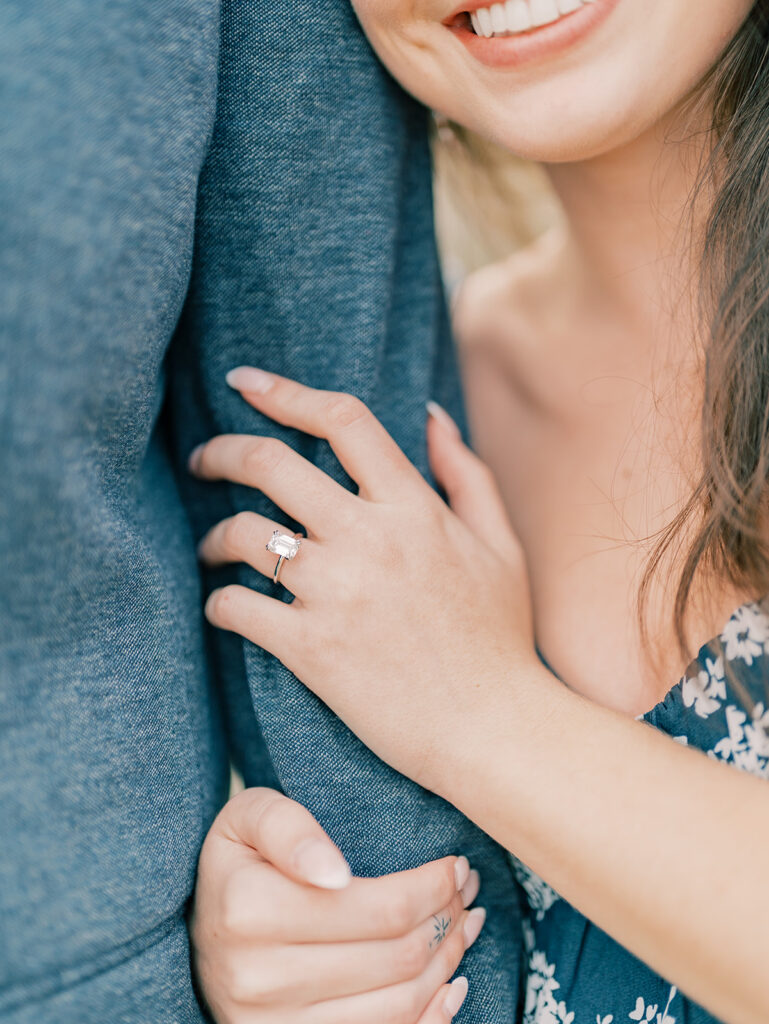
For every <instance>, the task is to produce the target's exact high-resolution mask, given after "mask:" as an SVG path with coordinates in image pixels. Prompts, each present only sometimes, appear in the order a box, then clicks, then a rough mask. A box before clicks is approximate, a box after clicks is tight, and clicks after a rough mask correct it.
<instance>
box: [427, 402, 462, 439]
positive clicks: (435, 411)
mask: <svg viewBox="0 0 769 1024" xmlns="http://www.w3.org/2000/svg"><path fill="white" fill-rule="evenodd" d="M427 412H428V413H429V415H430V416H432V417H433V419H434V420H437V421H438V423H440V425H441V426H442V427H443V428H444V429H445V430H448V431H449V433H451V434H453V435H454V436H455V437H461V436H462V435H461V434H460V432H459V427H458V426H457V425H456V423H455V422H454V420H453V419H452V418H451V416H449V414H448V413H447V412H446V410H445V409H444V408H443V406H442V405H438V403H437V402H432V401H431V402H428V403H427Z"/></svg>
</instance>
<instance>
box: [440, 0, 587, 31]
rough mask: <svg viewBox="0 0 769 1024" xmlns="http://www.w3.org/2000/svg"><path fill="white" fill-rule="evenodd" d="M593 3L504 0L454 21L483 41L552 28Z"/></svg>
mask: <svg viewBox="0 0 769 1024" xmlns="http://www.w3.org/2000/svg"><path fill="white" fill-rule="evenodd" d="M595 2H596V0H507V3H497V4H492V5H490V6H487V7H477V8H474V9H473V10H467V11H463V12H462V13H461V14H458V15H457V17H456V18H455V19H454V21H453V24H454V25H455V26H457V27H458V26H462V27H463V28H467V29H469V30H470V31H472V32H473V33H474V34H475V35H477V36H480V37H481V38H482V39H494V38H499V37H506V36H517V35H522V34H523V33H525V32H531V31H532V29H537V28H541V27H542V26H543V25H552V24H553V23H555V22H557V21H561V20H562V19H563V18H566V17H568V16H569V15H570V14H574V12H575V11H578V10H580V9H581V8H582V7H587V6H589V5H591V4H594V3H595Z"/></svg>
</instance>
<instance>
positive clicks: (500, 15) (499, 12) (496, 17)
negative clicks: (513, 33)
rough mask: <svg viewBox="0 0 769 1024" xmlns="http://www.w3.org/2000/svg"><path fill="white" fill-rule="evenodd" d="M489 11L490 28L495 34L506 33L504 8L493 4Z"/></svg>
mask: <svg viewBox="0 0 769 1024" xmlns="http://www.w3.org/2000/svg"><path fill="white" fill-rule="evenodd" d="M489 10H490V11H491V27H492V28H493V29H494V32H495V33H500V34H501V33H502V32H507V18H506V17H505V8H504V6H503V5H502V4H494V5H493V6H492V7H490V8H489Z"/></svg>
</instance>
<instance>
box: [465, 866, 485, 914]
mask: <svg viewBox="0 0 769 1024" xmlns="http://www.w3.org/2000/svg"><path fill="white" fill-rule="evenodd" d="M480 890H481V876H480V875H479V874H478V872H477V871H476V870H475V868H473V870H472V871H471V872H470V874H469V875H468V876H467V881H466V882H465V884H464V886H463V888H462V906H463V907H469V906H470V904H471V903H472V902H473V900H474V899H475V897H476V896H477V895H478V893H479V892H480Z"/></svg>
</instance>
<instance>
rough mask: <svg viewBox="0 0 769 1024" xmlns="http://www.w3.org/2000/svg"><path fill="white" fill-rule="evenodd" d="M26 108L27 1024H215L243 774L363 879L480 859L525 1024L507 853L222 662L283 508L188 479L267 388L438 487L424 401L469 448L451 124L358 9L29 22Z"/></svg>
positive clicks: (323, 449)
mask: <svg viewBox="0 0 769 1024" xmlns="http://www.w3.org/2000/svg"><path fill="white" fill-rule="evenodd" d="M0 93H1V94H2V96H3V100H4V102H3V103H2V105H0V137H1V138H2V142H3V158H2V161H0V332H1V333H0V416H2V425H3V435H2V436H3V442H4V443H3V445H2V447H1V448H0V460H2V461H1V464H0V569H1V572H0V813H1V814H2V818H1V820H2V837H3V842H2V847H0V1020H2V1021H8V1022H12V1024H31V1022H35V1024H48V1022H50V1024H70V1022H71V1024H106V1022H110V1024H113V1022H125V1024H166V1022H169V1024H170V1022H179V1024H188V1022H199V1021H200V1020H202V1013H201V1010H200V1009H199V1007H198V1004H197V1001H196V999H195V996H194V993H193V990H192V985H191V981H190V972H189V960H188V942H187V934H186V929H185V923H184V912H185V907H186V904H187V901H188V898H189V895H190V892H191V890H192V886H193V882H194V872H195V863H196V858H197V854H198V851H199V848H200V844H201V842H202V838H203V836H204V834H205V831H206V829H207V827H208V825H209V824H210V821H211V819H212V816H213V814H214V813H215V810H216V808H217V807H218V806H219V805H220V804H221V802H222V801H223V799H224V798H225V795H226V777H227V747H228V746H229V749H230V750H231V751H232V753H233V756H234V757H235V759H236V761H237V762H238V763H239V765H240V766H241V768H242V770H243V772H244V774H245V777H246V780H247V782H249V783H255V782H262V783H268V784H273V785H279V786H281V787H282V788H283V789H284V790H285V791H286V792H288V793H289V794H290V795H292V796H294V797H296V798H297V799H299V800H300V801H302V802H303V803H304V804H306V805H307V806H308V807H309V808H310V809H311V810H312V811H313V812H314V813H315V814H316V815H317V816H318V818H319V819H320V821H321V822H322V823H323V825H324V826H325V827H326V828H327V829H328V830H329V832H330V833H331V835H332V836H333V837H334V838H335V839H336V840H337V841H338V842H339V843H340V845H341V847H342V848H343V850H344V852H345V853H346V855H347V856H348V858H349V859H350V861H351V863H352V865H353V867H354V869H355V870H356V871H357V872H359V873H364V874H380V873H383V872H386V871H390V870H394V869H398V868H403V867H408V866H412V865H415V864H417V863H421V862H423V861H425V860H428V859H432V858H434V857H437V856H441V855H443V854H445V853H466V854H467V855H468V856H469V857H470V858H471V860H472V861H473V863H474V864H475V865H476V866H477V867H478V868H479V869H480V870H481V872H482V875H483V880H484V889H483V895H482V902H483V904H484V905H485V906H487V907H488V909H489V922H488V925H487V927H486V930H485V931H484V934H483V935H482V937H481V939H480V940H479V942H478V943H477V944H476V946H475V947H474V948H473V950H472V951H471V953H470V955H469V956H468V958H467V963H466V973H467V974H468V976H469V977H470V981H471V994H470V997H469V999H468V1003H467V1006H466V1009H464V1010H463V1011H462V1016H461V1020H463V1021H468V1022H477V1024H503V1022H504V1024H508V1022H510V1021H512V1020H513V1019H514V1017H515V1014H516V1007H517V998H518V978H519V966H520V957H521V941H520V918H519V914H518V903H517V896H516V890H515V887H514V882H513V879H512V876H511V874H510V871H509V868H508V866H507V861H506V859H505V857H504V855H503V853H502V851H501V850H499V848H498V847H496V846H495V844H494V843H492V842H491V841H490V840H489V839H488V838H487V837H486V836H484V835H483V834H482V833H480V832H479V831H478V830H477V829H476V828H475V827H474V826H472V825H471V824H470V823H469V822H468V821H466V820H465V819H464V818H463V817H462V816H461V815H460V814H459V813H458V812H456V811H455V810H454V809H453V808H451V807H449V806H447V805H446V804H444V803H443V802H441V801H440V800H439V799H438V798H437V797H435V796H433V795H431V794H429V793H426V792H424V791H422V790H420V789H419V788H418V787H416V786H415V785H413V784H412V783H410V782H409V781H408V780H406V779H403V778H402V777H400V776H398V775H397V774H396V773H395V772H393V771H392V770H390V769H389V768H388V767H386V766H385V765H383V764H382V763H381V762H379V761H378V760H377V759H376V758H375V757H374V756H373V755H372V754H371V753H370V752H368V751H367V750H366V749H365V748H364V747H363V746H362V744H360V742H359V741H358V740H357V739H356V738H355V737H354V736H352V735H351V734H350V733H349V732H348V731H347V729H346V728H345V727H344V726H343V725H341V723H340V722H339V721H338V720H336V719H335V718H334V717H333V716H331V715H330V713H329V712H328V711H327V710H326V709H325V708H324V707H323V706H322V705H321V704H320V703H319V702H318V701H317V700H316V699H315V698H314V697H313V696H312V695H311V694H310V693H309V692H308V691H307V690H305V689H304V687H302V686H301V684H300V683H298V681H297V680H296V679H294V678H292V677H291V676H290V675H289V674H288V673H287V672H286V671H285V670H284V669H282V668H281V666H280V665H278V664H277V663H276V662H275V661H274V660H273V659H271V658H269V657H268V656H266V655H265V654H263V653H262V652H261V651H259V650H258V649H256V648H255V647H253V646H252V645H250V644H247V643H244V642H243V641H241V640H239V639H238V638H237V637H234V636H231V635H224V634H219V635H213V634H211V633H207V632H206V630H205V628H204V624H203V620H202V615H201V607H202V600H203V594H204V589H205V587H207V586H209V585H210V584H211V582H212V581H211V580H205V581H204V584H203V586H201V581H200V577H199V570H198V566H197V564H196V560H195V552H194V541H195V539H196V537H197V536H199V535H200V534H201V533H202V532H203V530H204V529H205V528H206V527H207V526H208V525H209V524H210V523H212V522H213V521H215V520H216V519H217V518H218V517H220V516H221V515H224V514H227V513H229V512H230V511H232V510H233V509H239V508H245V507H251V508H257V509H261V510H264V509H265V508H266V506H265V504H264V501H263V499H262V498H261V496H260V495H257V494H254V493H250V492H248V491H246V490H245V489H242V488H236V487H229V486H225V485H202V484H199V483H197V482H194V481H192V480H190V479H189V477H188V475H187V474H186V472H185V469H184V462H185V459H186V456H187V454H188V452H189V450H190V449H191V448H192V446H193V445H194V444H196V443H197V442H199V441H201V440H204V439H206V438H207V437H209V436H211V435H212V434H214V433H216V432H219V431H221V430H227V431H230V430H237V431H262V430H270V431H271V432H275V433H281V431H279V430H278V429H277V428H276V427H275V425H274V424H267V423H265V422H264V421H262V420H260V419H259V417H258V416H257V414H256V413H255V412H254V411H253V410H252V409H250V408H249V407H248V406H246V405H245V403H243V402H242V400H241V399H239V398H238V396H237V395H236V394H234V393H233V392H231V391H230V390H229V389H228V388H227V387H226V385H225V383H224V374H225V372H226V371H227V370H228V369H229V368H230V367H232V366H235V365H238V364H239V363H251V364H254V365H258V366H264V367H266V368H268V369H272V370H277V371H279V372H283V373H286V374H289V375H292V376H295V377H297V378H299V379H302V380H305V381H308V382H310V383H313V384H317V385H320V386H325V387H334V388H342V389H346V390H350V391H353V392H355V393H356V394H358V395H360V396H361V397H362V398H364V399H365V400H366V401H367V402H368V403H369V404H370V405H371V407H372V408H373V410H374V411H375V412H376V413H377V414H378V415H379V416H380V417H381V418H382V420H383V421H384V423H385V424H386V426H387V427H388V428H389V429H390V430H391V431H392V432H393V434H394V435H395V437H396V438H397V440H398V441H399V443H400V444H401V445H402V446H403V447H404V449H405V450H406V451H407V453H408V454H409V456H410V457H411V458H412V459H413V460H414V461H415V462H416V463H417V465H418V466H419V467H420V468H421V469H422V470H424V471H426V458H425V449H424V403H425V400H426V399H428V398H431V397H432V398H436V399H437V400H438V401H440V402H442V403H443V404H445V405H446V406H447V407H448V408H449V409H450V410H451V411H452V412H454V413H455V414H456V415H457V416H458V417H460V419H461V410H460V395H459V387H458V380H457V373H456V367H455V362H454V354H453V351H452V348H451V344H450V340H449V334H448V330H447V326H446V315H445V309H444V305H443V301H442V297H441V294H440V288H439V280H438V268H437V261H436V256H435V251H434V244H433V238H432V221H431V200H430V189H429V165H428V154H427V150H426V144H425V125H424V116H423V112H422V111H421V110H420V109H419V108H417V107H416V105H415V104H413V103H412V101H410V100H409V99H408V98H407V97H405V96H404V95H403V93H402V92H401V91H400V90H399V89H398V88H397V87H396V86H395V84H394V83H393V82H392V81H391V80H390V79H389V77H388V76H387V75H386V73H385V72H384V71H383V70H381V68H380V67H379V65H378V64H377V62H376V60H375V58H374V56H373V54H372V52H371V50H370V49H369V47H368V44H367V43H366V41H365V39H364V38H363V36H362V34H361V33H360V30H359V29H358V27H357V24H356V22H355V20H354V18H353V15H352V12H351V10H350V9H349V7H348V5H347V3H346V2H345V0H292V2H288V0H273V2H271V3H270V4H265V3H257V2H256V0H224V2H223V3H222V4H221V9H220V5H219V4H218V3H216V2H215V0H163V2H162V3H158V2H156V0H110V2H109V3H97V4H94V3H93V2H90V3H87V2H86V0H58V2H57V3H56V4H44V3H42V2H41V0H5V2H4V3H3V5H2V6H0ZM283 434H284V436H286V437H287V438H288V439H289V440H291V441H292V442H293V443H295V444H297V446H298V447H299V448H300V450H302V451H303V453H304V454H306V455H308V456H310V457H311V458H313V459H314V460H315V461H316V462H317V463H318V464H319V465H320V466H322V467H323V468H324V469H326V470H327V471H329V472H331V473H332V474H334V475H335V476H337V477H338V478H340V479H341V476H340V473H339V469H338V467H337V465H336V463H335V461H334V459H333V458H332V456H331V454H330V452H329V450H328V448H327V446H326V445H325V444H322V443H320V442H316V441H313V440H309V439H307V438H301V437H296V436H294V435H291V434H289V433H287V432H283ZM425 571H426V572H427V571H429V567H428V566H425ZM239 576H240V578H241V579H244V580H246V581H247V582H248V583H249V584H251V585H254V586H266V585H267V584H266V582H265V581H263V580H259V579H256V578H255V577H254V575H253V574H251V573H249V572H246V571H239ZM393 642H397V638H393ZM386 684H387V681H386V680H384V679H383V680H382V685H386ZM222 709H223V714H222ZM463 969H464V968H463Z"/></svg>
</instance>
